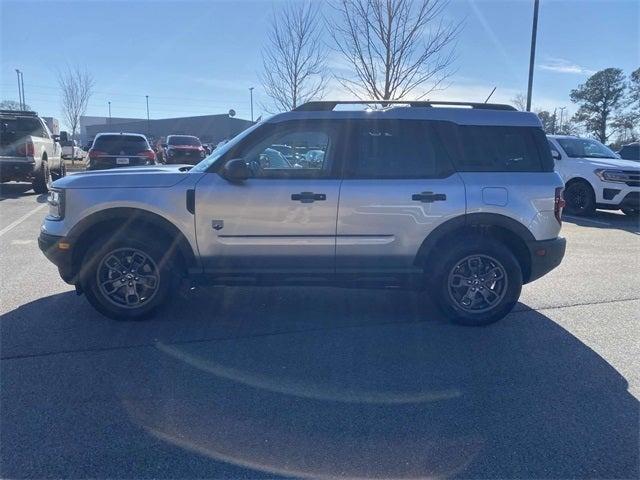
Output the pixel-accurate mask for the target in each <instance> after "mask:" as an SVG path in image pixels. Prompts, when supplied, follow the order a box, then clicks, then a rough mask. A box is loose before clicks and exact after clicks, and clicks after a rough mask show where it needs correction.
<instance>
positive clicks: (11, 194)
mask: <svg viewBox="0 0 640 480" xmlns="http://www.w3.org/2000/svg"><path fill="white" fill-rule="evenodd" d="M20 197H36V201H37V202H38V203H45V202H46V201H47V194H46V193H42V194H40V195H37V194H36V193H35V192H34V191H33V188H32V187H31V184H30V183H2V184H0V201H2V200H6V199H8V198H20Z"/></svg>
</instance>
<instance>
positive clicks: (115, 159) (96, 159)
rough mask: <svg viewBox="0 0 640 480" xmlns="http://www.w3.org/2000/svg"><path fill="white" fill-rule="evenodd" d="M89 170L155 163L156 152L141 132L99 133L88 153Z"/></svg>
mask: <svg viewBox="0 0 640 480" xmlns="http://www.w3.org/2000/svg"><path fill="white" fill-rule="evenodd" d="M87 159H88V160H87V170H104V169H106V168H117V167H129V166H139V165H153V164H154V163H156V154H155V152H154V151H153V150H152V149H151V147H150V146H149V142H148V141H147V138H146V137H145V136H144V135H141V134H139V133H99V134H98V135H96V138H95V139H94V140H93V145H92V146H91V148H90V149H89V152H88V154H87Z"/></svg>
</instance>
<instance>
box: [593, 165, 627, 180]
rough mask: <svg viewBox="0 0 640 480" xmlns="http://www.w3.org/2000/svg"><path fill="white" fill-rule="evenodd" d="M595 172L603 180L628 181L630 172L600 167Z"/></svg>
mask: <svg viewBox="0 0 640 480" xmlns="http://www.w3.org/2000/svg"><path fill="white" fill-rule="evenodd" d="M593 173H595V174H596V175H597V176H598V178H599V179H600V180H602V181H603V182H622V183H624V182H628V181H629V180H630V179H629V174H628V173H625V172H623V171H621V170H605V169H602V168H600V169H598V170H596V171H594V172H593Z"/></svg>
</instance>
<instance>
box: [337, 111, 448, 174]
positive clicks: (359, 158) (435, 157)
mask: <svg viewBox="0 0 640 480" xmlns="http://www.w3.org/2000/svg"><path fill="white" fill-rule="evenodd" d="M353 135H355V136H356V138H353V139H352V145H356V148H355V150H356V151H354V152H353V156H352V158H351V163H350V164H348V165H347V168H346V176H347V177H350V178H362V179H366V178H389V179H392V178H397V179H402V178H436V177H443V176H447V175H448V174H449V173H450V172H451V171H452V168H451V163H450V161H449V158H448V156H447V154H446V152H445V150H444V148H442V145H441V143H440V142H439V140H438V138H437V136H436V135H435V134H434V131H433V129H432V127H431V126H430V125H429V123H428V122H424V121H415V120H396V121H380V122H363V123H361V124H360V125H359V126H358V127H357V128H355V129H354V133H353Z"/></svg>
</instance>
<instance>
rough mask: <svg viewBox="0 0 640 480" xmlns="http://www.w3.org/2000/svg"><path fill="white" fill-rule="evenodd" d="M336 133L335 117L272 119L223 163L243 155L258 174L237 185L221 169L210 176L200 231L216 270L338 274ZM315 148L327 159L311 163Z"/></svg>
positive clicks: (200, 204)
mask: <svg viewBox="0 0 640 480" xmlns="http://www.w3.org/2000/svg"><path fill="white" fill-rule="evenodd" d="M337 136H338V129H337V128H336V127H335V125H331V123H330V122H329V124H327V123H325V122H314V121H306V122H300V121H297V122H284V123H280V124H266V125H264V126H263V127H261V128H259V129H258V130H256V131H255V132H254V133H253V134H252V135H251V136H249V137H248V138H247V139H246V140H245V141H244V142H243V144H242V145H240V146H239V147H238V148H236V149H234V150H233V151H230V152H228V155H227V156H226V157H225V158H223V159H222V161H221V165H220V166H219V167H218V169H222V165H223V164H224V163H225V162H226V161H229V160H231V159H234V158H242V159H243V160H244V161H245V162H246V163H247V165H248V166H249V167H250V168H251V170H252V172H253V176H252V178H249V179H247V180H245V181H244V182H239V183H238V182H236V183H234V182H229V181H228V180H226V179H224V178H223V177H222V176H221V175H220V174H219V173H213V172H212V173H207V174H206V175H204V176H203V178H202V179H201V180H200V181H199V182H198V184H197V186H196V194H195V195H196V202H195V204H196V207H195V210H196V234H197V238H198V249H199V251H200V255H201V257H202V261H203V264H204V266H205V268H206V270H207V271H208V272H209V273H225V272H228V273H242V272H247V273H255V272H264V273H286V272H299V273H302V274H307V273H322V274H326V275H333V273H334V258H335V232H336V215H337V209H338V194H339V189H340V180H339V178H338V176H337V174H336V170H337V168H338V164H337V163H336V162H338V159H339V154H338V152H337V150H336V140H337ZM283 145H284V146H287V147H288V148H286V149H284V148H282V146H283ZM309 149H314V150H320V151H322V152H324V155H323V159H322V161H320V162H313V163H309V162H305V160H306V157H305V154H306V152H307V151H308V150H309ZM281 150H284V151H285V152H286V154H284V153H282V152H281Z"/></svg>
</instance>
